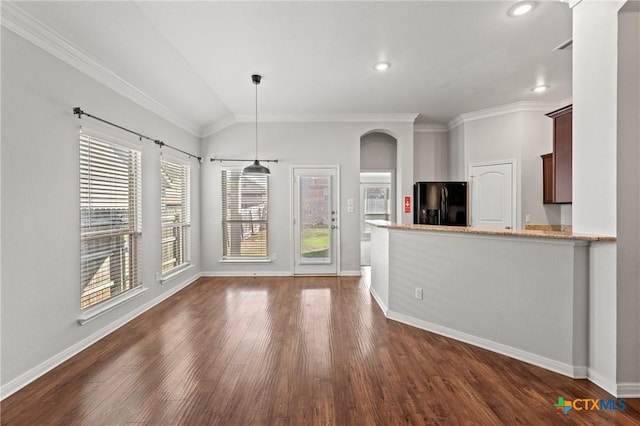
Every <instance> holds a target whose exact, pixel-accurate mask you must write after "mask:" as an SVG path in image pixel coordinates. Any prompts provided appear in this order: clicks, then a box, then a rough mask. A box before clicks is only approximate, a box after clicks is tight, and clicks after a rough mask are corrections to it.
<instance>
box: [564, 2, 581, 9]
mask: <svg viewBox="0 0 640 426" xmlns="http://www.w3.org/2000/svg"><path fill="white" fill-rule="evenodd" d="M560 1H561V2H562V3H566V4H567V5H569V8H571V9H573V8H574V7H576V6H577V5H578V4H580V3H582V0H560Z"/></svg>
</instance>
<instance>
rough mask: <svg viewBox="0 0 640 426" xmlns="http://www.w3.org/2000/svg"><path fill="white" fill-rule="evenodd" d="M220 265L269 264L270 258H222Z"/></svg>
mask: <svg viewBox="0 0 640 426" xmlns="http://www.w3.org/2000/svg"><path fill="white" fill-rule="evenodd" d="M220 263H271V258H270V257H256V258H252V259H242V258H233V257H226V258H225V257H223V258H222V259H220Z"/></svg>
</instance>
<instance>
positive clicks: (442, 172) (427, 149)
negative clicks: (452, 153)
mask: <svg viewBox="0 0 640 426" xmlns="http://www.w3.org/2000/svg"><path fill="white" fill-rule="evenodd" d="M413 138H414V144H413V180H414V181H416V182H419V181H425V182H426V181H442V180H447V177H448V170H449V163H448V162H449V156H448V148H447V139H448V134H447V132H446V131H419V130H416V131H415V132H414V136H413Z"/></svg>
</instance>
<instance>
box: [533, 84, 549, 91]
mask: <svg viewBox="0 0 640 426" xmlns="http://www.w3.org/2000/svg"><path fill="white" fill-rule="evenodd" d="M548 88H549V85H548V84H541V85H539V86H536V87H534V88H533V89H531V91H532V92H534V93H542V92H544V91H545V90H547V89H548Z"/></svg>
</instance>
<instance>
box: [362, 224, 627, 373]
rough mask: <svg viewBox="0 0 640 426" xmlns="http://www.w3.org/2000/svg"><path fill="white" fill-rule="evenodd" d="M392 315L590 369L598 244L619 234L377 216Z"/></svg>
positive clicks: (378, 262) (377, 289) (374, 289)
mask: <svg viewBox="0 0 640 426" xmlns="http://www.w3.org/2000/svg"><path fill="white" fill-rule="evenodd" d="M368 223H369V224H370V225H372V230H371V288H370V291H371V293H372V295H373V296H374V298H375V299H376V301H377V302H378V304H379V305H380V307H381V309H382V310H383V311H384V313H385V315H386V316H387V317H388V318H390V319H393V320H397V321H400V322H403V323H406V324H410V325H413V326H416V327H419V328H422V329H425V330H428V331H431V332H434V333H438V334H441V335H444V336H448V337H451V338H454V339H457V340H461V341H465V342H468V343H471V344H473V345H476V346H480V347H483V348H486V349H489V350H491V351H494V352H499V353H502V354H505V355H508V356H511V357H513V358H517V359H520V360H523V361H526V362H529V363H532V364H535V365H538V366H541V367H543V368H546V369H549V370H552V371H555V372H558V373H561V374H564V375H567V376H570V377H574V378H585V377H587V353H588V346H587V345H588V332H589V328H588V327H589V318H588V310H589V306H588V301H589V297H588V296H589V247H590V245H591V244H615V238H613V237H600V236H593V235H579V234H572V233H571V232H560V231H541V230H506V229H505V230H492V229H479V228H470V227H445V226H430V225H410V224H396V223H392V222H387V221H369V222H368Z"/></svg>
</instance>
